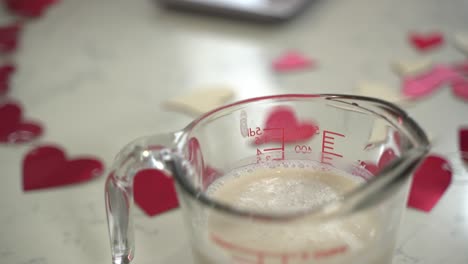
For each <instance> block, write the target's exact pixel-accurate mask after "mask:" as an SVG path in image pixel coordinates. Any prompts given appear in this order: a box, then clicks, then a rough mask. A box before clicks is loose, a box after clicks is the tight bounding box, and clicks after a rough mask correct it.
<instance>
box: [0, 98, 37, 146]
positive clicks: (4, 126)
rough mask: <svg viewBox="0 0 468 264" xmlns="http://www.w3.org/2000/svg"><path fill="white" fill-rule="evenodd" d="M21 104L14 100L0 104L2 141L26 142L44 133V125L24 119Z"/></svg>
mask: <svg viewBox="0 0 468 264" xmlns="http://www.w3.org/2000/svg"><path fill="white" fill-rule="evenodd" d="M21 112H22V110H21V106H20V105H18V104H15V103H13V102H10V103H6V104H3V105H0V120H1V121H0V142H3V143H24V142H29V141H32V140H34V139H36V138H37V137H39V136H40V135H42V127H41V126H40V125H39V124H38V123H36V122H31V121H23V120H22V113H21Z"/></svg>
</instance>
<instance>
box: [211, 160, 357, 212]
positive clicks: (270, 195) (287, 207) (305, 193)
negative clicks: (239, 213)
mask: <svg viewBox="0 0 468 264" xmlns="http://www.w3.org/2000/svg"><path fill="white" fill-rule="evenodd" d="M360 183H362V180H360V178H358V177H354V176H352V175H350V174H347V173H345V172H343V171H340V170H337V169H334V168H333V167H330V166H328V165H324V164H321V163H318V162H312V161H282V162H271V163H266V164H255V165H249V166H246V167H242V168H238V169H235V170H233V171H231V172H229V173H228V174H226V175H225V176H223V177H221V178H219V179H217V180H216V181H215V182H214V183H212V184H211V185H210V186H209V187H208V190H207V195H208V196H210V197H213V198H215V199H218V200H220V201H221V202H224V203H228V204H230V205H232V206H235V207H238V208H241V209H248V210H255V211H261V212H272V213H279V212H281V213H287V212H296V211H303V210H306V209H312V208H316V207H319V206H321V205H323V204H325V203H328V202H330V201H335V200H339V199H341V198H342V197H343V195H344V194H345V193H346V192H348V191H350V190H351V189H353V188H355V187H356V186H357V185H359V184H360Z"/></svg>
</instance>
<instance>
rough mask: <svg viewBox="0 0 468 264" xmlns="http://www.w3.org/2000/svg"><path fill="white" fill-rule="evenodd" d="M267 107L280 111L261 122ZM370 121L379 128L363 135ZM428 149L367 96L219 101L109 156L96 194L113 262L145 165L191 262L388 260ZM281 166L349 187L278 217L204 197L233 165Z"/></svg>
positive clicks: (123, 248) (124, 248) (129, 252)
mask: <svg viewBox="0 0 468 264" xmlns="http://www.w3.org/2000/svg"><path fill="white" fill-rule="evenodd" d="M278 109H280V112H282V113H283V114H282V115H279V116H276V117H275V118H276V121H275V122H268V120H267V119H268V118H271V117H272V115H275V113H276V114H277V113H278V111H277V110H278ZM275 111H276V112H275ZM284 113H286V114H284ZM376 124H380V125H382V124H384V125H385V128H386V134H385V135H382V140H379V141H374V142H369V138H370V137H371V134H372V131H373V130H374V128H375V125H376ZM428 150H429V142H428V139H427V137H426V135H425V134H424V132H423V131H422V130H421V128H420V127H419V126H418V125H417V124H416V123H415V122H414V121H413V120H412V119H411V118H410V117H408V116H407V114H406V113H405V112H403V111H402V110H400V109H399V108H397V107H396V106H394V105H393V104H389V103H386V102H384V101H381V100H377V99H373V98H366V97H360V96H349V95H332V94H323V95H307V94H296V95H294V94H291V95H275V96H267V97H261V98H254V99H248V100H245V101H241V102H238V103H234V104H231V105H227V106H224V107H221V108H218V109H216V110H213V111H211V112H209V113H207V114H205V115H203V116H201V117H200V118H198V119H197V120H195V121H193V122H192V123H190V124H189V125H188V126H187V127H186V128H184V129H183V130H181V131H178V132H175V133H172V134H165V135H156V136H150V137H144V138H140V139H138V140H136V141H134V142H133V143H130V144H129V145H127V146H126V147H125V148H124V149H123V150H122V151H121V152H120V153H119V154H118V155H117V157H116V159H115V162H114V165H113V167H112V169H111V172H110V175H109V177H108V179H107V181H106V195H105V197H106V209H107V216H108V226H109V235H110V242H111V248H112V259H113V263H114V264H122V263H130V262H131V260H132V258H133V255H134V248H135V245H134V238H133V226H132V217H131V214H130V212H131V210H130V209H131V204H132V200H133V199H132V197H133V189H132V184H133V178H134V176H135V175H136V174H137V173H138V172H139V171H141V170H144V169H158V170H163V171H164V172H165V173H166V174H167V175H169V176H170V177H173V178H174V180H175V185H176V191H177V194H178V198H179V201H180V204H181V207H182V212H183V215H184V219H185V223H186V227H187V228H188V230H189V234H190V240H191V245H192V251H193V256H194V260H195V263H196V264H212V263H217V264H220V263H255V264H273V263H281V264H296V263H337V264H342V263H343V264H344V263H359V264H377V263H378V264H384V263H385V264H386V263H390V262H391V259H392V255H393V248H394V244H395V241H396V231H397V228H398V225H399V222H400V216H401V213H402V211H403V209H404V207H405V201H406V195H407V191H408V187H409V186H408V185H409V179H410V178H411V177H410V175H411V172H412V170H413V169H414V168H415V167H416V166H417V165H418V163H419V162H420V161H421V160H422V159H423V158H424V156H425V154H427V152H428ZM311 164H312V165H311ZM286 167H295V169H297V170H299V171H301V170H310V169H311V168H312V167H314V168H315V169H318V170H320V171H333V170H339V171H344V172H346V173H347V175H352V176H353V177H355V178H358V179H359V181H356V182H359V184H357V185H356V186H355V187H353V188H352V189H350V190H348V191H347V192H346V193H344V194H343V196H342V197H341V198H339V199H335V200H333V201H329V202H324V203H322V204H320V205H319V206H314V207H313V208H312V207H310V208H309V207H306V208H302V209H300V210H292V211H284V212H283V211H279V212H276V211H275V212H268V211H262V210H255V209H250V208H242V207H238V206H236V205H233V204H229V203H226V202H222V201H221V200H220V199H217V198H214V197H213V196H212V195H210V194H209V189H210V186H211V185H213V183H216V182H218V181H217V180H218V179H220V178H222V177H223V175H226V174H229V173H230V172H232V171H235V170H237V169H239V168H248V169H250V170H251V171H252V170H254V171H255V170H256V169H258V168H263V169H265V168H268V169H272V170H280V169H283V170H286ZM251 175H254V174H251ZM245 177H250V176H249V175H248V173H246V176H245ZM280 198H281V197H280ZM304 235H306V236H304Z"/></svg>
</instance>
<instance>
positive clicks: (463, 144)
mask: <svg viewBox="0 0 468 264" xmlns="http://www.w3.org/2000/svg"><path fill="white" fill-rule="evenodd" d="M458 142H459V148H460V152H462V153H466V154H464V155H462V158H463V160H464V161H465V162H468V155H467V154H468V128H460V130H459V131H458Z"/></svg>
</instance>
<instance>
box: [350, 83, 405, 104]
mask: <svg viewBox="0 0 468 264" xmlns="http://www.w3.org/2000/svg"><path fill="white" fill-rule="evenodd" d="M357 93H358V94H359V95H363V96H369V97H374V98H379V99H382V100H385V101H387V102H391V103H395V104H400V105H405V104H406V103H408V100H407V98H405V97H404V96H401V95H400V94H399V93H398V92H397V91H395V90H394V89H392V88H390V87H388V86H387V85H385V84H384V83H380V82H375V81H374V82H371V81H360V82H359V83H358V85H357Z"/></svg>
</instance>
